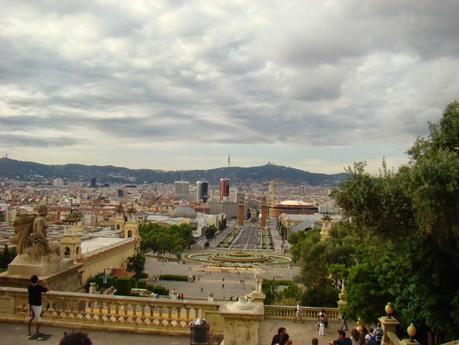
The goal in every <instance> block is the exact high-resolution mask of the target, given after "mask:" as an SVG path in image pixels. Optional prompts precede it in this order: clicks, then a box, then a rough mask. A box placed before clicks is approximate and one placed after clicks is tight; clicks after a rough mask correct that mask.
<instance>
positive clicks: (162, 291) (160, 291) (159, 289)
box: [147, 285, 169, 296]
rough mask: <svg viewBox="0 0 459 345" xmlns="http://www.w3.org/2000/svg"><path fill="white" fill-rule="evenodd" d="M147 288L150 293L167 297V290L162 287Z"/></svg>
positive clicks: (150, 286)
mask: <svg viewBox="0 0 459 345" xmlns="http://www.w3.org/2000/svg"><path fill="white" fill-rule="evenodd" d="M147 288H148V290H150V291H151V292H153V293H156V294H158V295H162V296H168V295H169V289H167V288H165V287H164V286H162V285H148V287H147Z"/></svg>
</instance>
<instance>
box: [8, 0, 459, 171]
mask: <svg viewBox="0 0 459 345" xmlns="http://www.w3.org/2000/svg"><path fill="white" fill-rule="evenodd" d="M0 5H1V8H2V11H1V13H0V150H2V151H4V152H8V153H9V156H10V157H12V158H16V159H21V160H34V161H39V162H44V163H90V164H113V165H120V166H128V167H132V168H140V167H144V168H159V169H188V168H211V167H218V166H222V165H224V164H225V161H226V156H227V154H228V153H229V152H230V153H231V156H232V161H233V164H234V165H243V166H249V165H257V164H263V163H265V162H266V161H268V160H270V161H272V162H275V163H278V164H283V165H290V166H295V167H298V168H302V169H305V170H310V171H317V172H341V171H342V167H343V166H347V165H350V164H352V162H354V161H358V160H367V161H368V162H369V165H370V167H371V168H372V169H373V170H374V169H377V167H378V165H379V164H380V161H381V159H382V158H383V156H384V157H386V159H387V160H388V162H389V164H392V165H393V166H398V165H399V164H400V163H401V162H403V161H404V160H405V159H406V156H405V155H404V152H405V151H406V150H407V149H408V148H409V146H410V145H411V144H412V143H413V141H414V140H415V138H416V137H417V136H419V135H425V134H426V132H427V121H436V120H438V119H439V117H440V116H441V113H442V111H443V109H444V108H445V106H446V105H447V104H448V103H449V102H451V101H453V100H455V99H458V98H459V97H458V94H459V73H458V72H459V40H458V37H459V25H458V21H457V18H459V2H458V1H422V0H412V1H398V0H397V1H396V0H385V1H361V0H360V1H357V0H356V1H343V0H336V1H319V0H317V1H297V2H293V1H268V0H262V1H253V0H252V1H237V2H236V1H235V2H220V1H201V2H192V1H180V0H176V1H164V2H161V1H148V0H145V1H96V0H91V1H62V0H61V1H51V0H49V1H40V0H34V1H18V0H15V1H7V0H4V1H3V0H0Z"/></svg>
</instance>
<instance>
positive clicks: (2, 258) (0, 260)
mask: <svg viewBox="0 0 459 345" xmlns="http://www.w3.org/2000/svg"><path fill="white" fill-rule="evenodd" d="M15 257H16V250H15V249H14V248H9V247H8V245H7V244H5V246H4V247H3V251H2V252H1V253H0V269H6V268H8V265H9V264H10V262H11V261H13V259H14V258H15Z"/></svg>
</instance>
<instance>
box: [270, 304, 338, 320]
mask: <svg viewBox="0 0 459 345" xmlns="http://www.w3.org/2000/svg"><path fill="white" fill-rule="evenodd" d="M321 310H325V313H326V314H327V317H328V319H329V320H338V319H339V311H338V308H330V307H326V308H322V307H301V312H300V315H299V317H300V318H301V319H303V320H317V318H318V315H319V313H320V311H321ZM265 318H269V319H281V320H295V319H296V318H297V316H296V307H295V306H283V305H265Z"/></svg>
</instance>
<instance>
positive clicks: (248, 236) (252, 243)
mask: <svg viewBox="0 0 459 345" xmlns="http://www.w3.org/2000/svg"><path fill="white" fill-rule="evenodd" d="M259 246H260V225H259V224H256V223H247V224H244V225H243V227H242V230H241V232H240V233H239V236H238V238H237V239H236V241H234V242H233V244H232V246H231V247H230V248H237V249H256V248H259Z"/></svg>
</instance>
